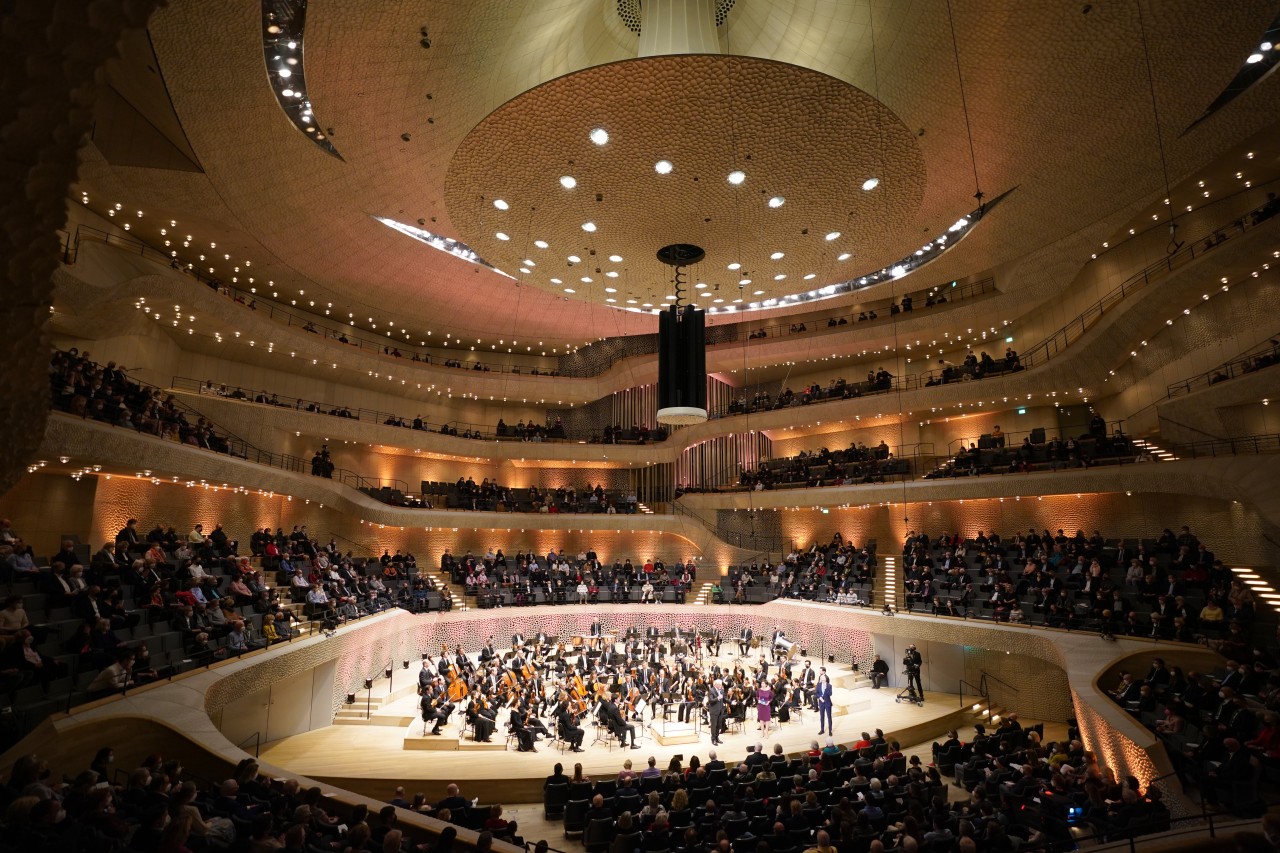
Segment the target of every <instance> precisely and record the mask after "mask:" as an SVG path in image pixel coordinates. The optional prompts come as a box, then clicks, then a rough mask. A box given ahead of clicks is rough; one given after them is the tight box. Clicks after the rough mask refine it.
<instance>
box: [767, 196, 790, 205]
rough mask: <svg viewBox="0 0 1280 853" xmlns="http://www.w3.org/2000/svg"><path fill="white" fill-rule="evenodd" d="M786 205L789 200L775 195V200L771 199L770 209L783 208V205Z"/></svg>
mask: <svg viewBox="0 0 1280 853" xmlns="http://www.w3.org/2000/svg"><path fill="white" fill-rule="evenodd" d="M786 203H787V200H786V199H785V198H783V197H782V196H780V195H775V196H774V197H773V198H771V199H769V206H770V207H782V205H784V204H786Z"/></svg>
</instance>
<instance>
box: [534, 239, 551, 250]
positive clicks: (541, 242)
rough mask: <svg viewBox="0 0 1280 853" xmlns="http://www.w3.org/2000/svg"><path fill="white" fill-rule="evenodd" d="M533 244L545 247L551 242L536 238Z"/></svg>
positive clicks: (540, 247)
mask: <svg viewBox="0 0 1280 853" xmlns="http://www.w3.org/2000/svg"><path fill="white" fill-rule="evenodd" d="M533 245H535V246H537V247H538V248H539V249H545V248H547V247H548V246H550V245H551V244H550V243H548V242H547V241H546V240H534V241H533Z"/></svg>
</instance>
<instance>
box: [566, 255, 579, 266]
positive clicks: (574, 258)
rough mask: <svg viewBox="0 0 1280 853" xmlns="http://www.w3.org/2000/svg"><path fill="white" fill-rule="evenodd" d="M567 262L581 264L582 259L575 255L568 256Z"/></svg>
mask: <svg viewBox="0 0 1280 853" xmlns="http://www.w3.org/2000/svg"><path fill="white" fill-rule="evenodd" d="M568 261H569V263H571V264H577V263H581V262H582V258H580V257H578V256H577V255H570V256H569V257H568Z"/></svg>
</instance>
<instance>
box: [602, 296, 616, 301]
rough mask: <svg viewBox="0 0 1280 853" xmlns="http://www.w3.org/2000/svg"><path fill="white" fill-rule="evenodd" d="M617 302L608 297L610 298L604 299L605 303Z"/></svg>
mask: <svg viewBox="0 0 1280 853" xmlns="http://www.w3.org/2000/svg"><path fill="white" fill-rule="evenodd" d="M617 301H618V300H616V299H614V298H613V297H612V296H610V297H608V298H607V299H605V302H617Z"/></svg>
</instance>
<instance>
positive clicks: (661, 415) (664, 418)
mask: <svg viewBox="0 0 1280 853" xmlns="http://www.w3.org/2000/svg"><path fill="white" fill-rule="evenodd" d="M706 419H707V328H706V315H705V314H704V312H702V311H700V310H698V309H697V308H695V307H694V306H692V305H686V306H685V307H684V308H683V309H681V308H678V307H676V306H674V305H673V306H671V307H670V308H668V309H667V310H666V311H663V312H662V313H661V314H660V315H658V423H662V424H698V423H702V422H703V421H705V420H706Z"/></svg>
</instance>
